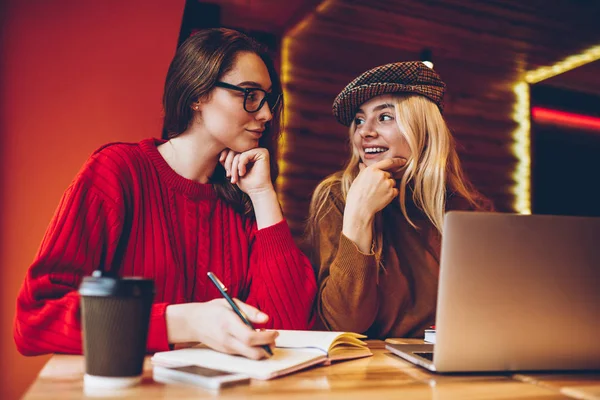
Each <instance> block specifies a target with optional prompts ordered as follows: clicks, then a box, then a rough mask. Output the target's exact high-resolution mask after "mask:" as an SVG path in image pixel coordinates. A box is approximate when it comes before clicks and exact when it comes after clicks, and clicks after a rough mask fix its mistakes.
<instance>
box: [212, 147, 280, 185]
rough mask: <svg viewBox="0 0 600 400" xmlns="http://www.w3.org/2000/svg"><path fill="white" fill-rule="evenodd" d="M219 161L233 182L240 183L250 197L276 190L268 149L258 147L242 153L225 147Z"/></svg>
mask: <svg viewBox="0 0 600 400" xmlns="http://www.w3.org/2000/svg"><path fill="white" fill-rule="evenodd" d="M219 162H220V163H221V165H223V168H225V173H226V176H227V178H229V180H230V181H231V183H233V184H236V185H238V187H239V188H240V189H241V190H242V191H243V192H244V193H246V194H248V195H249V196H250V197H252V196H253V195H257V194H260V193H263V192H266V191H273V190H274V188H273V183H272V182H271V169H270V168H271V165H270V156H269V151H268V150H267V149H265V148H262V147H256V148H254V149H250V150H247V151H244V152H242V153H237V152H235V151H233V150H231V149H225V150H223V151H222V152H221V155H220V157H219Z"/></svg>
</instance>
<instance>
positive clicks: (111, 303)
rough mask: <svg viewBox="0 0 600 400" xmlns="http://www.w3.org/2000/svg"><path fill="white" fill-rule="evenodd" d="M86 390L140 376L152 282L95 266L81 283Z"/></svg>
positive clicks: (130, 381)
mask: <svg viewBox="0 0 600 400" xmlns="http://www.w3.org/2000/svg"><path fill="white" fill-rule="evenodd" d="M79 294H80V295H81V313H82V318H81V319H82V323H83V354H84V357H85V376H84V388H85V389H88V390H89V389H119V388H126V387H129V386H133V385H136V384H137V383H139V382H140V381H141V379H142V371H143V365H144V356H145V354H146V339H147V336H148V325H149V323H150V310H151V308H152V301H153V298H154V283H153V281H152V280H150V279H140V278H118V277H114V276H107V275H103V274H102V273H101V272H100V271H95V272H94V274H93V275H92V276H89V277H85V278H84V279H83V281H82V283H81V285H80V286H79Z"/></svg>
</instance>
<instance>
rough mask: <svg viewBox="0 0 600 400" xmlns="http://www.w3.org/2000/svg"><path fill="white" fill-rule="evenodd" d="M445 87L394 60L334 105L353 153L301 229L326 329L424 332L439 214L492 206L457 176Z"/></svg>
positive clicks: (429, 72)
mask: <svg viewBox="0 0 600 400" xmlns="http://www.w3.org/2000/svg"><path fill="white" fill-rule="evenodd" d="M445 87H446V85H445V84H444V82H442V80H441V79H440V77H439V76H438V74H437V73H436V72H435V71H434V70H433V69H430V68H428V67H427V66H425V65H424V64H423V63H421V62H399V63H393V64H387V65H383V66H379V67H376V68H374V69H371V70H369V71H367V72H365V73H363V74H362V75H360V76H359V77H358V78H356V79H355V80H354V81H352V82H351V83H350V84H349V85H348V86H346V88H345V89H344V90H343V91H342V92H341V93H340V94H339V95H338V96H337V98H336V99H335V101H334V104H333V113H334V115H335V117H336V118H337V120H338V121H339V122H340V123H342V124H343V125H346V126H349V127H350V142H351V147H352V153H351V155H350V160H349V162H348V164H347V166H346V168H345V169H344V170H343V171H340V172H338V173H335V174H334V175H332V176H330V177H328V178H327V179H325V180H324V181H323V182H321V184H320V185H319V186H318V187H317V189H316V190H315V193H314V195H313V199H312V202H311V207H310V218H309V225H308V234H309V238H310V239H311V242H312V246H313V249H314V256H313V262H314V263H315V264H316V265H317V266H318V275H319V276H318V279H319V294H318V314H319V317H320V323H321V324H322V325H323V326H324V327H325V328H327V329H331V330H341V331H354V332H360V333H365V334H367V335H368V336H369V337H371V338H385V337H410V336H421V335H423V331H424V329H425V328H427V327H428V326H430V325H432V324H433V323H434V321H435V306H436V294H437V284H438V272H439V252H440V241H441V235H442V233H443V232H442V221H443V216H444V212H445V211H447V210H449V209H463V210H465V209H472V210H489V209H490V208H491V206H490V205H489V202H488V201H487V200H485V199H484V198H483V197H482V196H481V195H480V194H479V193H478V192H476V191H475V190H474V189H473V187H472V186H471V184H470V183H469V182H468V181H467V180H466V178H465V177H464V175H463V173H462V170H461V167H460V163H459V159H458V156H457V153H456V150H455V145H454V140H453V138H452V135H451V134H450V131H449V130H448V127H447V126H446V123H445V121H444V119H443V117H442V109H443V103H442V100H443V96H444V91H445Z"/></svg>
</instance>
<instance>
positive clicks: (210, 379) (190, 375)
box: [153, 365, 250, 390]
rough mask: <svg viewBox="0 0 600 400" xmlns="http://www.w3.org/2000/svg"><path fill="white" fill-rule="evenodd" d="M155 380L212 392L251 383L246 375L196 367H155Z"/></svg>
mask: <svg viewBox="0 0 600 400" xmlns="http://www.w3.org/2000/svg"><path fill="white" fill-rule="evenodd" d="M153 378H154V380H155V381H157V382H161V383H188V384H191V385H196V386H201V387H204V388H206V389H212V390H218V389H221V388H225V387H230V386H234V385H243V384H249V383H250V378H249V377H248V376H246V375H242V374H236V373H231V372H226V371H219V370H216V369H210V368H204V367H198V366H195V365H188V366H185V367H164V366H160V365H154V367H153Z"/></svg>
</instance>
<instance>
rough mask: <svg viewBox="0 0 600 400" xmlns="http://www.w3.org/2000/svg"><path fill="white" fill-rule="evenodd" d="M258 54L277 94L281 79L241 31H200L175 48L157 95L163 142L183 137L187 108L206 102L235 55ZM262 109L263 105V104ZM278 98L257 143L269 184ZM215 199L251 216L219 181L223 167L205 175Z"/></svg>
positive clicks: (238, 194) (244, 202) (245, 202)
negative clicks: (267, 165) (265, 162)
mask: <svg viewBox="0 0 600 400" xmlns="http://www.w3.org/2000/svg"><path fill="white" fill-rule="evenodd" d="M245 52H250V53H254V54H256V55H258V56H259V57H260V58H261V59H262V60H263V62H264V63H265V65H266V67H267V70H268V71H269V77H270V78H271V83H272V85H273V86H272V91H273V93H274V94H281V93H282V89H281V81H280V79H279V75H278V74H277V71H276V70H275V66H274V64H273V61H272V59H271V57H270V56H269V55H268V53H267V50H266V48H265V47H264V46H262V45H261V44H259V43H258V42H256V41H255V40H253V39H251V38H250V37H248V36H246V35H244V34H243V33H241V32H238V31H235V30H232V29H225V28H216V29H206V30H202V31H199V32H198V33H195V34H193V35H192V36H190V37H189V38H187V39H186V40H185V41H184V42H183V43H182V44H181V46H180V47H179V48H178V49H177V52H176V53H175V57H174V58H173V61H171V65H170V66H169V71H168V72H167V78H166V81H165V90H164V95H163V108H164V113H165V116H164V122H163V139H171V138H174V137H176V136H178V135H180V134H181V133H183V132H184V131H185V130H186V129H187V128H188V125H189V124H190V122H191V121H192V118H193V115H194V114H193V112H192V104H193V103H195V102H196V101H198V100H200V99H206V98H207V97H208V96H209V95H210V93H211V91H212V89H213V88H214V86H215V83H216V82H217V81H219V80H220V79H221V77H222V76H223V75H225V74H227V72H229V71H231V69H232V68H233V66H234V63H235V60H236V57H237V55H238V54H240V53H245ZM265 106H268V105H265ZM282 110H283V99H282V100H281V101H280V102H279V104H278V105H277V108H276V109H275V110H273V111H272V114H273V119H272V120H271V121H269V122H268V123H267V125H266V127H265V132H264V133H263V136H262V137H261V138H260V140H259V142H258V146H259V147H263V148H266V149H267V150H268V151H269V154H270V160H271V165H270V169H271V180H272V181H273V182H275V179H277V175H278V173H279V169H278V167H277V142H278V140H279V137H280V135H281V129H282V128H281V121H282V120H283V118H282ZM211 183H213V186H214V188H215V191H216V192H217V195H218V196H219V197H220V198H222V199H223V200H225V201H226V202H228V203H229V204H231V205H232V206H233V207H234V208H235V209H236V210H238V211H239V212H241V213H243V214H244V215H252V214H253V212H254V210H253V208H252V202H251V201H250V198H249V197H248V196H247V195H246V194H245V193H244V192H242V191H241V190H240V189H239V188H238V187H237V185H232V184H231V183H230V182H229V181H228V180H227V179H226V177H225V169H224V168H223V167H222V166H221V164H217V167H216V169H215V172H214V174H213V176H212V177H211Z"/></svg>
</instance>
